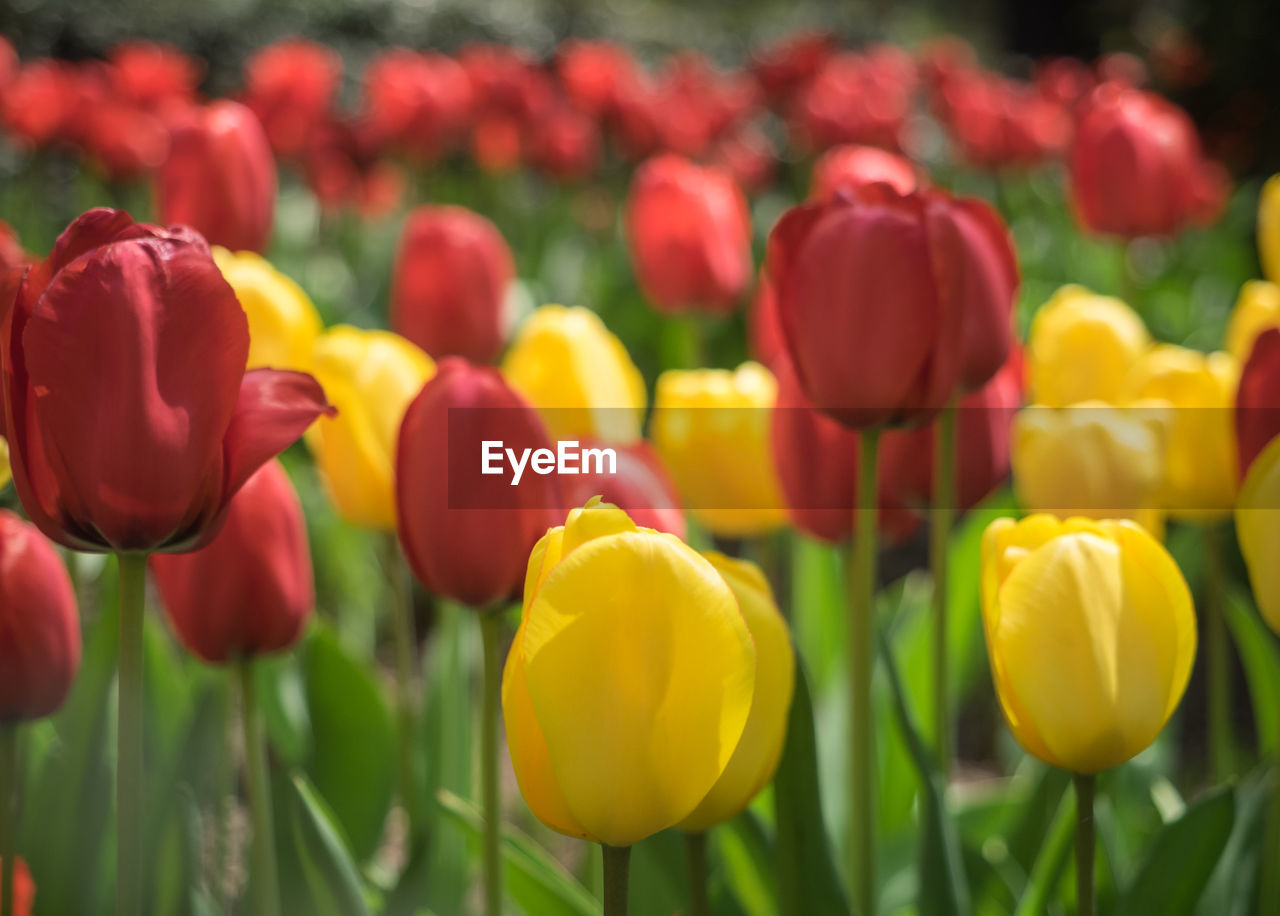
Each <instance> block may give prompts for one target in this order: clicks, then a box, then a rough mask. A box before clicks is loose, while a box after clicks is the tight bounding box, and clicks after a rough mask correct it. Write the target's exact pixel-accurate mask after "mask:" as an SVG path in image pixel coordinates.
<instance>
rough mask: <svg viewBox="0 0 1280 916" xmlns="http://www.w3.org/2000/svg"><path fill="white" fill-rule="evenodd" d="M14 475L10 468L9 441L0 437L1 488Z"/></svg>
mask: <svg viewBox="0 0 1280 916" xmlns="http://www.w3.org/2000/svg"><path fill="white" fill-rule="evenodd" d="M12 476H13V475H12V472H11V471H10V470H9V443H8V442H7V441H5V440H4V439H3V438H0V489H4V487H5V486H6V485H7V484H8V483H9V480H10V478H11V477H12Z"/></svg>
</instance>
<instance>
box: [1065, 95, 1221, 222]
mask: <svg viewBox="0 0 1280 916" xmlns="http://www.w3.org/2000/svg"><path fill="white" fill-rule="evenodd" d="M1069 165H1070V169H1069V177H1070V183H1069V190H1070V194H1071V202H1072V205H1073V207H1074V209H1075V212H1076V218H1077V219H1078V220H1079V221H1080V222H1081V224H1082V225H1083V226H1084V227H1085V228H1086V229H1088V230H1089V231H1090V232H1095V233H1098V234H1101V235H1114V236H1120V237H1122V238H1135V237H1137V236H1142V235H1172V234H1175V233H1177V232H1180V231H1181V230H1182V229H1184V228H1186V226H1187V225H1188V224H1189V223H1192V222H1203V221H1204V218H1205V216H1206V215H1207V212H1208V211H1209V210H1211V209H1212V206H1211V205H1210V206H1206V202H1205V197H1206V189H1207V188H1209V187H1211V186H1212V182H1211V181H1208V180H1207V175H1206V170H1207V169H1208V168H1209V166H1208V165H1207V164H1206V162H1205V160H1204V159H1203V157H1202V156H1201V152H1200V140H1199V137H1198V136H1197V134H1196V129H1195V125H1194V124H1192V123H1191V119H1190V118H1189V117H1188V116H1187V113H1186V112H1184V111H1183V110H1182V109H1181V108H1179V107H1178V106H1176V105H1174V104H1173V103H1172V102H1169V101H1166V100H1165V99H1162V98H1160V97H1159V96H1157V95H1154V94H1152V93H1150V92H1143V91H1141V90H1138V89H1131V88H1128V87H1125V86H1121V85H1117V84H1115V83H1108V84H1105V85H1102V86H1099V87H1098V88H1097V89H1096V90H1094V92H1093V93H1092V94H1091V95H1090V96H1089V98H1088V99H1087V100H1086V101H1085V102H1084V103H1083V113H1082V114H1081V116H1080V119H1079V123H1078V125H1077V127H1076V136H1075V141H1074V142H1073V143H1072V146H1071V156H1070V163H1069ZM1209 196H1211V197H1212V196H1213V195H1212V194H1210V195H1209Z"/></svg>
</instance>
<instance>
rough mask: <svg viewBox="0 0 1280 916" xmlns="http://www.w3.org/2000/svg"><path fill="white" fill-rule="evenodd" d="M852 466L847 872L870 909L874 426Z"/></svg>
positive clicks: (862, 907)
mask: <svg viewBox="0 0 1280 916" xmlns="http://www.w3.org/2000/svg"><path fill="white" fill-rule="evenodd" d="M861 445H862V448H861V449H860V455H859V467H858V508H857V510H856V511H857V533H856V536H855V539H854V542H853V576H852V588H851V590H850V594H849V598H850V602H849V603H850V607H849V684H850V688H851V695H850V707H849V708H850V714H851V722H850V725H849V739H850V744H849V755H850V756H849V763H850V765H849V776H850V780H851V782H850V787H849V802H850V809H849V827H850V840H849V854H850V870H849V878H850V885H851V892H852V897H853V900H854V901H855V903H856V904H857V905H856V906H855V908H854V909H855V911H856V912H857V913H859V914H861V916H874V913H875V899H876V893H875V873H876V871H875V817H874V814H875V813H874V811H873V810H872V806H873V804H874V799H875V768H874V761H875V754H874V749H873V747H872V722H871V715H872V712H871V672H872V664H873V658H874V656H873V654H872V653H873V647H872V642H871V632H872V624H873V622H874V616H875V579H876V522H877V499H876V460H877V457H878V454H879V451H880V431H879V430H876V429H869V430H864V431H863V432H862V437H861Z"/></svg>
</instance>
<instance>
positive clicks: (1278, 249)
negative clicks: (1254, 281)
mask: <svg viewBox="0 0 1280 916" xmlns="http://www.w3.org/2000/svg"><path fill="white" fill-rule="evenodd" d="M1258 259H1259V260H1261V261H1262V273H1263V275H1264V276H1266V278H1267V279H1268V280H1270V281H1271V282H1272V283H1280V175H1272V176H1271V177H1270V178H1268V179H1267V182H1266V184H1264V185H1263V186H1262V194H1261V195H1260V196H1259V197H1258Z"/></svg>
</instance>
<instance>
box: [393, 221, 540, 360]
mask: <svg viewBox="0 0 1280 916" xmlns="http://www.w3.org/2000/svg"><path fill="white" fill-rule="evenodd" d="M514 276H515V266H514V263H513V261H512V259H511V251H510V249H508V248H507V243H506V242H505V241H504V240H503V238H502V235H501V234H500V233H499V232H498V230H497V228H496V227H495V226H494V225H493V223H491V222H489V221H488V220H487V219H485V218H484V217H483V216H481V215H480V214H478V213H473V212H472V211H470V210H467V209H465V208H463V207H452V206H450V207H437V206H427V207H419V208H418V209H416V210H414V211H413V212H412V213H410V214H409V218H408V220H407V221H406V222H405V226H404V233H403V234H402V235H401V237H400V248H399V251H398V253H397V255H396V266H395V275H394V277H393V278H392V289H391V326H392V328H393V329H394V330H395V331H396V332H397V333H398V334H402V335H403V336H405V337H407V338H408V339H409V340H411V341H413V342H414V343H415V344H417V345H418V346H420V347H421V348H422V349H423V350H426V351H427V352H428V353H429V354H431V356H433V357H434V358H436V359H439V358H441V357H443V356H465V357H466V358H467V359H470V360H472V361H474V362H481V363H487V362H490V361H492V360H493V359H494V358H495V357H497V355H498V353H499V351H500V350H501V349H502V342H503V340H504V339H505V336H506V326H505V323H504V320H503V303H504V301H505V298H506V294H507V287H508V285H510V283H511V281H512V279H513V277H514Z"/></svg>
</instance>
